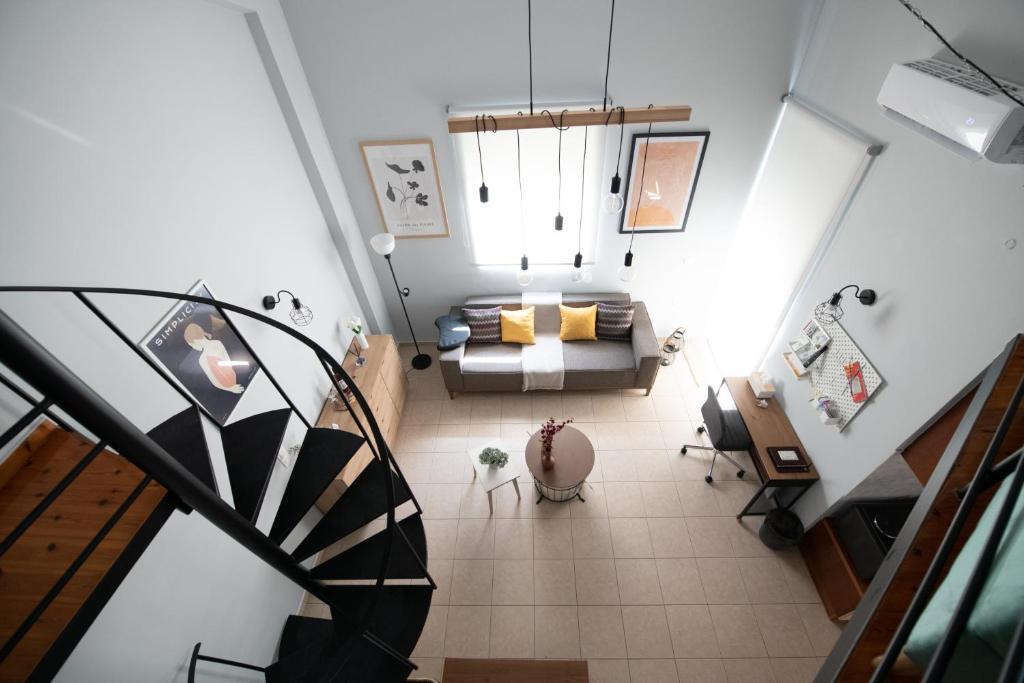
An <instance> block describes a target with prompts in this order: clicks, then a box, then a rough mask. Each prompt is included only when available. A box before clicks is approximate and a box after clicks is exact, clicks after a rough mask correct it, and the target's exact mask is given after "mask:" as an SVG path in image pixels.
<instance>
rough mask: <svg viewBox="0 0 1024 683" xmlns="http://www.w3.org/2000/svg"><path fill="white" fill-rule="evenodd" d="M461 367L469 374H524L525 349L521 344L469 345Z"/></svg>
mask: <svg viewBox="0 0 1024 683" xmlns="http://www.w3.org/2000/svg"><path fill="white" fill-rule="evenodd" d="M461 367H462V372H464V373H467V374H473V373H494V372H513V373H515V372H522V371H523V347H522V346H521V345H519V344H477V345H476V346H474V345H472V344H467V345H466V350H465V352H464V353H463V355H462V365H461Z"/></svg>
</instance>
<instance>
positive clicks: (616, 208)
mask: <svg viewBox="0 0 1024 683" xmlns="http://www.w3.org/2000/svg"><path fill="white" fill-rule="evenodd" d="M616 110H618V112H619V153H618V154H617V155H616V157H615V175H614V176H612V182H611V186H610V187H609V188H608V193H607V194H605V196H604V199H602V200H601V208H602V209H604V211H605V213H608V214H611V215H613V216H614V215H615V214H617V213H619V212H620V211H622V207H623V206H625V202H624V201H622V194H621V190H622V178H621V177H620V176H619V171H620V170H621V169H622V136H623V133H624V132H625V129H626V123H625V117H626V108H625V107H613V108H612V110H611V111H610V112H608V118H607V119H605V121H604V125H605V127H607V126H608V122H609V121H611V119H612V116H613V115H614V114H615V111H616Z"/></svg>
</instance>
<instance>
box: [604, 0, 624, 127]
mask: <svg viewBox="0 0 1024 683" xmlns="http://www.w3.org/2000/svg"><path fill="white" fill-rule="evenodd" d="M614 28H615V0H612V12H611V16H610V17H609V19H608V56H607V57H606V58H605V62H604V100H603V102H602V104H601V111H608V74H609V73H611V69H612V30H613V29H614ZM620 109H621V107H620Z"/></svg>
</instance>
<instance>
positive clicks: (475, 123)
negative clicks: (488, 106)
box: [473, 114, 487, 185]
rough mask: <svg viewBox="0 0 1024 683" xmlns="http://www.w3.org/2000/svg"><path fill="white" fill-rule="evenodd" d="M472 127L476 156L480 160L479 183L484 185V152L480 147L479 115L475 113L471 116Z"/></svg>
mask: <svg viewBox="0 0 1024 683" xmlns="http://www.w3.org/2000/svg"><path fill="white" fill-rule="evenodd" d="M473 129H474V130H475V131H476V156H477V158H478V159H479V160H480V184H481V185H486V184H487V183H486V182H484V153H483V150H481V149H480V115H479V114H477V115H476V116H474V117H473Z"/></svg>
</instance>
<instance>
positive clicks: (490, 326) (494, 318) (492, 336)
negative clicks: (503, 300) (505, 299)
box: [462, 306, 501, 344]
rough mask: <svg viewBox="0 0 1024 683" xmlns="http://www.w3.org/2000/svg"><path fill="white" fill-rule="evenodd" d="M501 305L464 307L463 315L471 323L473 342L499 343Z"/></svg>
mask: <svg viewBox="0 0 1024 683" xmlns="http://www.w3.org/2000/svg"><path fill="white" fill-rule="evenodd" d="M500 316H501V307H500V306H495V307H493V308H463V309H462V317H463V318H465V319H466V324H467V325H469V342H470V343H471V344H497V343H498V342H500V341H501V320H500Z"/></svg>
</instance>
